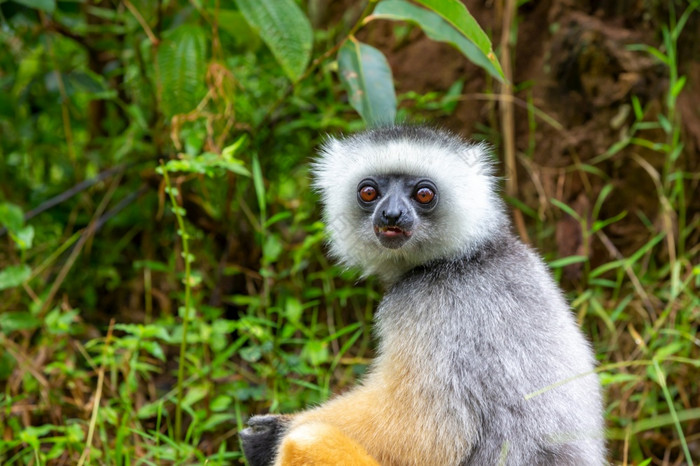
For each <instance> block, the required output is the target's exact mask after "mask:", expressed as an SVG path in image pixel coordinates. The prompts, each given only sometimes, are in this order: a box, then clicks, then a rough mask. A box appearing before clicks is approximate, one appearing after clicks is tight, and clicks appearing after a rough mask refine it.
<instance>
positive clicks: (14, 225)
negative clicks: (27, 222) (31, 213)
mask: <svg viewBox="0 0 700 466" xmlns="http://www.w3.org/2000/svg"><path fill="white" fill-rule="evenodd" d="M0 224H2V225H4V226H5V227H7V229H8V230H10V231H12V232H15V231H19V230H20V229H21V228H22V225H24V213H23V212H22V209H20V208H19V206H16V205H14V204H10V203H9V202H3V203H2V204H0Z"/></svg>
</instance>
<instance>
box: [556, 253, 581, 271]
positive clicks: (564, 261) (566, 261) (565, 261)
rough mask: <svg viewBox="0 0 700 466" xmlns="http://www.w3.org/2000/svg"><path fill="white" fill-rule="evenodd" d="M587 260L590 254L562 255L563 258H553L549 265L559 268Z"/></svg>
mask: <svg viewBox="0 0 700 466" xmlns="http://www.w3.org/2000/svg"><path fill="white" fill-rule="evenodd" d="M586 261H588V256H568V257H562V258H561V259H556V260H553V261H552V262H550V263H549V266H550V267H551V268H553V269H557V268H561V267H566V266H567V265H571V264H578V263H580V262H586Z"/></svg>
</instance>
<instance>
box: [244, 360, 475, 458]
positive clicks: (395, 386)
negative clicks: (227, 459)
mask: <svg viewBox="0 0 700 466" xmlns="http://www.w3.org/2000/svg"><path fill="white" fill-rule="evenodd" d="M392 369H395V368H392ZM392 369H387V368H381V369H379V370H377V371H375V372H374V373H373V374H371V375H370V376H369V377H368V379H367V380H366V381H365V383H364V384H363V385H362V386H359V387H357V388H355V389H354V390H352V391H350V392H349V393H347V394H344V395H342V396H339V397H337V398H334V399H332V400H330V401H329V402H327V403H324V404H323V405H321V406H320V407H318V408H316V409H312V410H309V411H304V412H301V413H298V414H296V415H293V416H279V417H275V416H262V417H255V418H252V419H251V421H250V422H249V425H251V429H253V428H254V426H255V425H257V424H258V423H259V422H260V421H259V420H263V422H265V421H264V420H267V421H266V422H267V424H268V428H267V435H266V436H263V435H262V434H259V435H260V436H259V437H257V439H256V437H255V435H256V434H254V433H252V436H251V435H249V434H246V433H245V432H244V433H242V434H241V437H242V439H243V446H244V451H245V454H246V457H247V458H248V461H249V462H250V464H251V466H263V465H266V466H267V465H271V464H275V465H276V466H290V465H297V464H299V465H300V464H306V465H324V464H326V465H329V464H333V465H337V464H340V465H342V464H347V465H358V466H370V465H372V466H375V465H378V464H421V465H426V466H429V465H444V464H458V463H459V462H460V461H461V460H462V459H463V458H464V457H465V455H466V453H467V450H466V449H467V448H468V443H467V442H460V441H456V440H455V439H454V438H453V436H451V435H450V434H453V432H450V430H451V429H450V427H449V426H451V425H452V421H451V420H450V419H447V418H440V417H439V416H438V417H435V415H434V414H435V406H433V403H434V400H432V399H430V398H427V399H426V404H424V403H423V402H422V400H423V397H422V396H421V395H420V394H419V391H420V390H421V389H420V388H419V387H417V386H415V385H414V384H413V383H412V378H411V377H410V376H407V375H406V374H405V373H404V374H403V375H404V376H403V377H401V376H399V374H397V373H396V372H394V370H392ZM445 416H450V414H449V413H445ZM273 420H276V421H275V423H274V424H272V422H273ZM248 430H250V429H248ZM259 430H260V431H261V432H262V431H263V430H264V429H259ZM262 439H265V441H264V442H263V441H261V440H262ZM261 446H263V447H262V448H261ZM261 451H262V452H264V453H265V454H261V453H260V452H261Z"/></svg>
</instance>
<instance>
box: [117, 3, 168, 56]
mask: <svg viewBox="0 0 700 466" xmlns="http://www.w3.org/2000/svg"><path fill="white" fill-rule="evenodd" d="M124 5H126V8H127V9H128V10H129V11H130V12H131V14H132V15H134V18H136V21H138V22H139V24H140V25H141V27H142V28H143V31H144V32H145V33H146V36H148V40H150V41H151V45H153V46H156V45H158V43H159V42H160V41H159V40H158V38H157V37H156V35H155V34H153V30H152V29H151V27H150V26H149V25H148V23H147V22H146V20H145V19H143V16H142V15H141V13H140V12H139V10H138V9H136V7H135V6H134V5H132V4H131V2H130V1H129V0H124Z"/></svg>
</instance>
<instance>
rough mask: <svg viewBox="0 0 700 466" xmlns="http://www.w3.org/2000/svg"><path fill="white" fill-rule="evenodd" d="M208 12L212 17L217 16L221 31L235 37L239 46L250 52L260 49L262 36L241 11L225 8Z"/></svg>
mask: <svg viewBox="0 0 700 466" xmlns="http://www.w3.org/2000/svg"><path fill="white" fill-rule="evenodd" d="M208 11H209V14H211V15H217V19H218V21H219V29H221V30H222V31H225V32H226V33H227V34H229V35H230V36H231V37H233V40H235V41H236V44H237V45H238V46H240V47H242V46H245V48H247V49H248V50H257V49H258V48H260V45H261V42H260V36H259V35H258V34H257V33H256V32H255V31H254V30H253V28H252V27H250V25H249V24H248V22H247V21H246V19H245V17H244V16H243V14H242V13H241V12H240V11H236V10H226V9H223V8H220V9H218V10H217V9H215V8H209V9H208Z"/></svg>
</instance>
